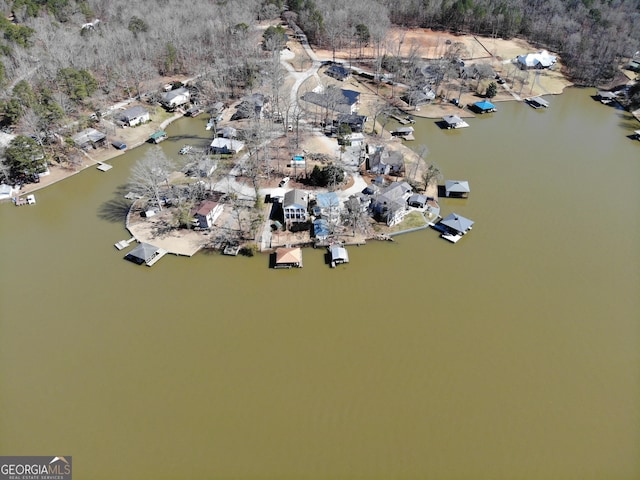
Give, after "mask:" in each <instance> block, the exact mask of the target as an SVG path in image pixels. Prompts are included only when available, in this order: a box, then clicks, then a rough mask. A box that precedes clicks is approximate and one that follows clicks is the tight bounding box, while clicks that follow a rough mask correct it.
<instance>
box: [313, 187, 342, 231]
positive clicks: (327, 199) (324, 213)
mask: <svg viewBox="0 0 640 480" xmlns="http://www.w3.org/2000/svg"><path fill="white" fill-rule="evenodd" d="M314 214H316V215H317V216H319V217H323V218H325V219H327V220H328V221H330V222H332V223H335V222H337V221H338V220H340V199H339V198H338V194H337V193H336V192H327V193H319V194H317V195H316V206H315V207H314Z"/></svg>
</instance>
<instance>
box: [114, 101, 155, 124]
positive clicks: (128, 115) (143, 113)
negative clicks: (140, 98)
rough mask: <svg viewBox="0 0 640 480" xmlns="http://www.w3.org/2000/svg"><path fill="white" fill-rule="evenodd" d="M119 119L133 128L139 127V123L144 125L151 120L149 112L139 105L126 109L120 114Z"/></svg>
mask: <svg viewBox="0 0 640 480" xmlns="http://www.w3.org/2000/svg"><path fill="white" fill-rule="evenodd" d="M119 117H120V120H121V121H122V122H123V123H124V124H126V125H128V126H130V127H135V126H136V125H140V124H141V123H146V122H148V121H149V120H151V117H150V116H149V112H148V111H147V110H146V109H145V108H144V107H141V106H140V105H136V106H135V107H131V108H127V109H126V110H125V111H123V112H122V113H120V115H119Z"/></svg>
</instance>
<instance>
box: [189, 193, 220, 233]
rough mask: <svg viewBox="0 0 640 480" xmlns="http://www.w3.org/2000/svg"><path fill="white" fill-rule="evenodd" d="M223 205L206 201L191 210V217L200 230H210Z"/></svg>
mask: <svg viewBox="0 0 640 480" xmlns="http://www.w3.org/2000/svg"><path fill="white" fill-rule="evenodd" d="M223 208H224V207H223V205H222V204H220V203H218V202H213V201H211V200H206V201H204V202H202V203H201V204H200V205H199V206H198V207H196V208H195V209H193V211H192V215H193V216H194V217H195V220H196V221H197V222H198V227H200V228H211V227H213V224H214V223H215V221H216V220H217V219H218V217H219V216H220V214H221V213H222V209H223Z"/></svg>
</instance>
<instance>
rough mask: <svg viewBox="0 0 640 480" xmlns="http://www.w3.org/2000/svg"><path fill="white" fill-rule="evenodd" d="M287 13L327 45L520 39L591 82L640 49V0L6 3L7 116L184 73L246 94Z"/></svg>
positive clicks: (29, 119) (209, 88)
mask: <svg viewBox="0 0 640 480" xmlns="http://www.w3.org/2000/svg"><path fill="white" fill-rule="evenodd" d="M285 10H288V13H287V15H289V16H293V17H294V18H295V21H296V23H297V24H298V25H299V26H300V27H301V28H302V29H303V30H304V31H305V33H306V34H307V36H308V38H309V40H310V41H311V42H312V43H316V44H319V45H322V46H324V47H327V48H340V47H343V46H346V45H349V46H353V45H354V44H357V43H360V44H367V43H371V42H373V43H376V42H382V41H383V39H384V37H385V35H386V34H387V32H388V29H389V28H390V27H391V26H393V25H401V26H407V27H411V26H420V27H427V28H432V29H446V30H450V31H454V32H463V33H473V34H478V35H490V36H495V37H505V38H510V37H514V36H520V37H523V38H526V39H528V40H530V41H532V42H534V43H535V44H536V45H539V46H540V47H541V48H547V49H549V50H552V51H555V52H558V53H559V54H560V55H561V58H562V61H563V65H565V66H566V68H567V73H568V75H569V76H571V77H572V79H573V80H574V81H575V82H576V83H579V84H583V85H597V84H600V83H602V82H605V81H608V80H610V79H612V78H613V76H614V74H615V72H616V71H617V69H618V67H619V66H620V65H621V64H622V63H624V62H625V61H628V58H630V57H631V56H632V55H633V54H634V53H635V52H637V51H638V50H640V0H393V1H391V0H352V1H350V2H343V1H341V0H340V1H338V0H289V1H288V2H284V1H282V0H233V1H231V0H199V1H193V2H184V1H178V0H138V1H135V2H131V1H125V0H0V11H1V13H2V15H1V16H0V31H1V32H2V37H1V38H0V86H1V87H2V88H1V90H0V91H1V92H2V94H0V107H1V108H0V111H1V112H2V118H1V120H0V121H1V122H2V125H3V127H4V128H11V129H12V130H14V131H15V130H18V131H23V132H24V131H42V130H49V129H52V128H55V127H56V126H60V125H62V124H65V123H66V122H68V119H69V118H70V117H75V118H77V117H78V116H79V115H80V114H83V113H84V114H86V113H87V112H93V111H96V110H100V109H101V108H102V107H103V106H105V105H106V104H108V103H113V101H115V100H119V99H122V98H124V97H128V96H134V95H139V94H140V93H141V91H140V89H141V88H142V86H143V85H144V84H145V82H149V81H152V80H154V79H158V78H160V77H162V76H165V77H166V76H169V77H170V76H172V75H178V74H180V75H184V76H198V78H199V82H198V88H199V89H200V90H201V92H202V93H203V95H206V96H207V97H208V98H209V99H211V100H214V99H215V100H226V99H228V98H230V97H237V96H239V95H240V94H241V93H242V92H244V91H246V90H251V89H253V88H254V87H256V86H257V85H256V81H257V79H258V78H259V75H258V74H257V73H258V72H259V71H260V70H261V69H262V68H263V66H264V63H263V62H265V61H266V58H267V57H268V55H267V54H266V53H265V51H264V49H262V48H260V40H261V36H262V32H261V31H259V30H257V29H255V28H254V27H255V25H256V22H257V21H259V20H269V19H273V20H274V21H277V19H278V17H280V16H281V15H282V14H283V12H284V11H285ZM16 127H18V128H16Z"/></svg>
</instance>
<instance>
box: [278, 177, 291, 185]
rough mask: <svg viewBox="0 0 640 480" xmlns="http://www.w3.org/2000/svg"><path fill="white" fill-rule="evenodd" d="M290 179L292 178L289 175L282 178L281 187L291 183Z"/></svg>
mask: <svg viewBox="0 0 640 480" xmlns="http://www.w3.org/2000/svg"><path fill="white" fill-rule="evenodd" d="M289 180H291V179H290V178H289V177H284V178H283V179H282V180H280V185H279V186H280V187H284V186H285V185H286V184H287V183H289Z"/></svg>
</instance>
